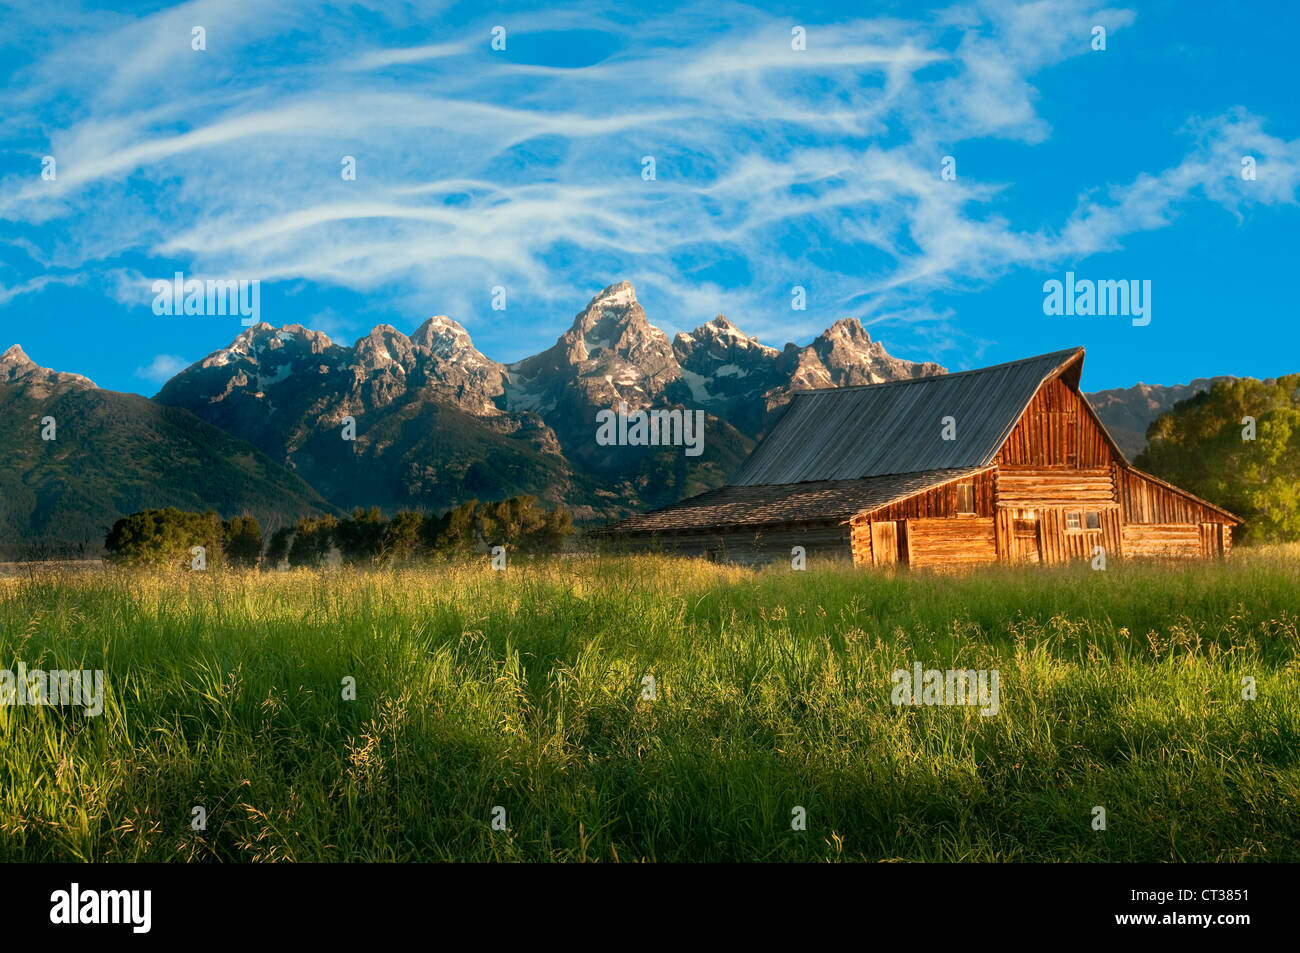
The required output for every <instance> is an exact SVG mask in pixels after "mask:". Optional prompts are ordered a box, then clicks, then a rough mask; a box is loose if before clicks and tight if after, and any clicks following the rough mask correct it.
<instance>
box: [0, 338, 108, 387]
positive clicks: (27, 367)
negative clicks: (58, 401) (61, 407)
mask: <svg viewBox="0 0 1300 953" xmlns="http://www.w3.org/2000/svg"><path fill="white" fill-rule="evenodd" d="M0 383H5V384H21V385H24V386H26V387H28V388H29V389H34V390H33V396H48V395H49V394H50V393H51V392H52V391H54V390H55V389H61V388H67V387H75V388H80V389H87V388H93V387H94V386H95V382H94V381H92V380H91V379H90V378H88V377H82V376H81V375H80V374H68V373H65V372H63V371H52V370H50V369H49V368H48V367H41V366H40V365H39V364H37V363H36V362H35V361H33V360H32V359H31V358H30V357H28V356H27V353H26V352H25V351H24V350H23V349H22V348H21V347H20V346H19V345H17V344H14V345H12V346H11V347H10V348H9V349H8V350H6V351H5V352H4V354H0Z"/></svg>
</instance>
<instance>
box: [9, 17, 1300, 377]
mask: <svg viewBox="0 0 1300 953" xmlns="http://www.w3.org/2000/svg"><path fill="white" fill-rule="evenodd" d="M649 6H654V7H656V9H654V10H641V11H637V12H626V11H625V12H619V13H609V12H606V10H605V8H602V7H600V6H594V5H585V4H576V5H559V4H557V5H555V6H553V7H551V8H550V9H548V10H546V11H545V12H540V11H537V10H534V9H531V7H532V5H520V6H519V7H517V8H512V7H511V6H510V5H508V4H504V5H498V6H491V5H485V4H482V3H473V4H455V3H453V4H440V3H414V4H400V5H399V4H369V3H353V4H346V5H333V4H331V5H317V4H305V3H295V2H292V0H288V2H283V3H279V2H277V3H274V4H269V3H265V2H262V0H257V2H253V0H228V2H221V3H212V2H196V3H188V4H183V5H179V6H166V5H161V4H148V3H138V4H132V5H130V6H129V7H125V6H124V7H122V8H120V9H114V8H111V7H106V6H79V5H77V4H75V3H60V4H57V5H53V6H51V5H49V4H47V3H33V4H26V3H18V4H14V5H10V4H3V5H0V76H2V77H3V83H0V107H2V108H0V130H2V133H0V349H2V348H4V347H7V346H8V345H9V344H12V343H20V344H21V345H22V346H23V348H24V349H25V350H26V351H27V353H28V354H29V355H30V356H31V357H32V358H33V359H34V360H36V361H37V362H38V363H40V364H43V365H46V366H51V367H55V368H58V369H60V370H67V371H75V372H78V373H82V374H85V375H87V376H89V377H91V378H92V379H93V380H95V381H96V382H97V383H98V384H99V385H100V386H102V387H108V388H111V389H114V390H126V391H135V392H138V393H143V394H153V393H155V392H156V391H157V390H158V388H159V386H160V385H161V383H162V381H163V380H165V378H166V376H168V375H169V374H170V373H173V372H174V371H175V370H176V369H179V368H180V367H183V366H185V365H187V364H189V363H191V362H194V361H197V360H200V359H202V358H203V357H204V356H205V355H207V354H208V353H210V352H212V351H214V350H216V349H218V348H220V347H222V346H224V345H226V344H228V343H229V342H230V340H231V339H232V338H234V337H235V336H236V335H237V334H238V333H239V332H240V331H241V330H242V329H241V327H240V323H239V319H238V318H231V317H222V316H193V315H192V316H184V315H181V316H165V315H164V316H158V315H155V314H154V311H153V308H152V302H153V298H154V293H153V290H152V285H153V282H154V281H155V280H158V279H170V278H171V276H172V275H173V273H174V272H176V271H181V272H183V273H184V274H185V275H186V277H193V278H199V279H204V278H216V279H245V280H258V281H260V283H261V285H260V288H261V297H260V316H261V318H262V320H265V321H268V322H270V323H271V324H273V325H276V326H280V325H283V324H290V323H300V324H305V325H307V326H309V327H314V328H317V329H320V330H323V331H325V332H326V333H328V334H329V335H330V336H331V337H332V338H334V339H335V340H336V341H339V342H340V343H345V344H350V343H351V342H352V341H353V340H355V339H356V338H357V337H359V336H361V335H363V334H365V333H366V332H367V331H368V330H369V329H370V328H371V327H372V326H373V325H375V324H378V323H388V324H392V325H394V326H395V327H397V328H399V329H400V330H403V331H407V332H409V331H412V330H414V328H415V327H417V326H418V325H419V324H420V323H422V322H423V321H424V320H425V319H426V318H428V317H429V316H431V315H434V314H447V315H449V316H451V317H453V318H455V319H456V320H458V321H460V322H461V323H462V324H464V325H465V326H466V327H467V328H468V330H469V331H470V333H471V335H472V336H473V338H474V341H475V344H476V345H477V346H478V347H479V349H480V350H482V351H483V352H484V353H486V354H487V355H488V356H490V357H493V358H495V359H497V360H501V361H511V360H516V359H518V358H520V357H523V356H525V355H527V354H530V353H534V352H536V351H538V350H541V349H542V348H544V347H546V346H549V345H550V344H551V343H553V342H554V340H555V338H556V337H557V336H558V335H559V334H560V333H562V332H563V331H564V330H565V329H566V328H567V327H568V325H569V324H570V323H571V321H572V319H573V315H574V314H575V313H576V312H577V311H579V310H580V309H581V308H582V306H583V305H584V304H585V303H586V302H587V300H588V299H589V298H590V297H591V296H592V295H593V294H594V293H596V292H597V291H599V290H600V289H601V288H602V287H604V286H606V285H608V284H611V283H613V282H615V281H618V280H622V279H625V278H626V279H628V280H630V281H632V282H633V284H635V286H636V288H637V294H638V297H639V299H640V300H641V303H642V304H643V306H644V307H645V309H646V313H647V315H648V317H649V319H650V320H651V321H652V322H653V323H655V324H657V325H659V326H660V327H663V328H664V329H665V330H668V331H669V332H670V333H672V332H675V331H678V330H690V329H691V328H694V327H696V326H697V325H699V324H702V323H703V322H705V321H707V320H708V319H709V318H711V317H713V315H715V314H717V313H725V314H726V315H727V316H728V317H729V318H731V320H733V321H734V322H735V323H736V324H737V325H739V326H740V327H741V328H742V329H743V330H744V331H746V332H747V333H750V334H755V335H757V336H758V337H759V338H760V339H761V340H762V341H764V342H765V343H767V344H771V345H773V346H776V347H780V346H781V345H783V344H784V343H785V342H786V341H795V342H797V343H801V344H802V343H806V342H807V341H809V340H811V338H812V337H814V336H815V335H816V334H817V333H818V332H819V331H821V330H822V329H823V328H825V327H827V326H828V325H829V324H831V323H832V322H833V321H835V320H836V319H838V318H843V317H858V318H860V319H861V320H862V322H863V323H864V324H865V325H866V326H867V328H868V330H869V331H870V332H871V334H872V336H873V337H875V338H877V339H879V340H882V341H884V343H885V345H886V347H887V348H888V349H889V350H890V352H891V353H894V354H896V355H898V356H901V357H905V358H910V359H914V360H922V359H926V360H937V361H939V362H941V363H943V364H945V365H946V366H948V367H949V368H951V369H953V370H960V369H965V368H969V367H977V366H981V365H983V364H989V363H996V362H999V361H1004V360H1012V359H1015V358H1018V357H1023V356H1026V355H1029V354H1035V353H1040V352H1044V351H1048V350H1054V349H1057V348H1061V347H1067V346H1072V345H1076V344H1081V345H1083V346H1085V347H1086V348H1087V349H1088V352H1089V356H1088V361H1087V364H1086V368H1085V377H1084V382H1083V383H1084V387H1085V389H1088V390H1096V389H1101V388H1106V387H1118V386H1128V385H1130V384H1133V383H1136V382H1137V381H1139V380H1141V381H1145V382H1147V383H1163V384H1172V383H1179V382H1184V381H1187V380H1190V379H1192V378H1195V377H1200V376H1208V375H1213V374H1243V375H1253V376H1274V375H1277V374H1281V373H1289V372H1295V371H1298V370H1300V359H1298V358H1297V347H1296V344H1297V342H1298V341H1300V332H1298V331H1297V321H1298V318H1300V316H1298V314H1297V311H1296V308H1295V294H1294V290H1293V288H1294V280H1295V279H1294V274H1295V271H1296V265H1297V257H1298V256H1297V251H1298V250H1300V242H1298V241H1297V236H1298V235H1300V208H1298V207H1297V196H1298V194H1300V104H1298V97H1297V96H1296V90H1297V89H1300V68H1298V67H1297V56H1296V54H1295V50H1294V46H1295V39H1296V37H1297V35H1300V12H1298V7H1300V5H1296V4H1293V3H1289V2H1288V3H1284V2H1277V3H1253V2H1233V3H1208V2H1201V3H1197V2H1150V3H1145V2H1144V3H1142V4H1140V5H1138V4H1130V5H1115V6H1104V5H1098V4H1092V3H1081V2H1074V0H1042V2H1036V3H1029V4H1016V3H1010V2H969V3H963V2H959V3H953V4H941V5H935V6H932V7H926V6H923V5H921V4H913V3H879V4H873V3H853V4H843V5H835V4H822V5H818V4H794V5H767V6H758V5H741V4H730V3H726V2H709V3H701V4H678V5H668V4H664V5H649ZM196 26H201V27H203V29H204V31H205V41H206V49H204V50H201V51H196V50H194V49H193V48H192V46H193V42H192V37H193V30H194V28H195V27H196ZM498 26H500V27H504V30H505V49H504V50H493V49H492V48H491V42H492V31H493V28H494V27H498ZM1097 26H1101V27H1103V28H1104V29H1105V31H1106V35H1105V46H1106V48H1105V49H1104V50H1094V49H1092V48H1091V45H1092V42H1093V29H1094V27H1097ZM795 27H803V29H804V34H805V37H806V43H805V46H806V48H805V49H802V50H796V49H793V48H792V45H793V44H792V30H793V29H794V28H795ZM46 156H52V157H54V160H55V178H54V179H52V180H51V179H47V178H43V177H42V168H43V162H44V157H46ZM344 156H354V157H355V159H356V164H357V166H356V167H357V175H356V178H355V180H351V181H347V180H344V179H343V178H342V176H341V175H340V171H341V162H342V157H344ZM646 156H652V157H653V158H654V164H655V177H654V179H653V180H647V179H646V178H644V177H643V168H644V166H643V159H644V157H646ZM945 156H951V157H953V158H954V159H955V161H956V178H955V179H951V180H945V179H944V178H943V177H942V176H941V174H940V171H941V164H942V162H943V158H944V157H945ZM1243 156H1251V157H1252V158H1253V159H1254V161H1255V168H1256V178H1255V179H1254V180H1253V181H1247V180H1245V179H1243V178H1242V175H1241V159H1242V157H1243ZM1067 270H1070V271H1074V272H1075V273H1076V275H1078V276H1079V277H1080V278H1090V279H1096V280H1101V279H1137V280H1143V281H1145V280H1149V281H1150V282H1151V287H1152V302H1151V304H1152V307H1151V322H1150V324H1148V325H1146V326H1145V327H1135V326H1133V324H1132V322H1131V321H1130V320H1129V319H1128V318H1125V317H1121V316H1107V317H1100V316H1064V315H1060V316H1057V315H1045V314H1044V313H1043V299H1044V292H1043V284H1044V282H1045V281H1048V280H1050V279H1053V278H1056V279H1061V278H1063V277H1064V274H1065V272H1066V271H1067ZM796 285H798V286H801V287H803V288H806V289H807V307H806V309H805V310H802V311H796V310H792V308H791V288H792V287H794V286H796ZM494 286H501V287H504V288H505V289H506V309H505V311H493V310H492V307H491V303H492V295H491V290H492V288H493V287H494Z"/></svg>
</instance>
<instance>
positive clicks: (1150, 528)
mask: <svg viewBox="0 0 1300 953" xmlns="http://www.w3.org/2000/svg"><path fill="white" fill-rule="evenodd" d="M1124 554H1125V555H1126V556H1130V557H1143V556H1147V557H1150V556H1165V557H1173V556H1179V557H1199V556H1201V555H1202V544H1201V528H1200V526H1199V525H1196V524H1193V523H1128V524H1126V525H1125V526H1124Z"/></svg>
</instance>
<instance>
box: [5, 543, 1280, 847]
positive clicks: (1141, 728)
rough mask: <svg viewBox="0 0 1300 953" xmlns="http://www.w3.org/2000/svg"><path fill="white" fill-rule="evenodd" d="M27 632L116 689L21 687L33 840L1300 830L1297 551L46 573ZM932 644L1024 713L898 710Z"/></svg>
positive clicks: (1049, 838)
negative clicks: (1214, 556)
mask: <svg viewBox="0 0 1300 953" xmlns="http://www.w3.org/2000/svg"><path fill="white" fill-rule="evenodd" d="M19 662H22V663H24V664H25V665H26V666H27V668H28V669H35V668H43V669H56V668H65V669H103V670H104V673H105V684H106V688H107V691H106V698H105V703H104V711H103V713H102V714H101V715H100V716H98V717H88V716H86V715H85V714H84V713H82V712H81V711H80V710H76V709H69V708H55V707H42V706H17V705H10V706H0V860H4V861H49V860H85V861H136V860H151V861H153V860H159V861H349V860H374V861H387V860H400V861H407V860H433V861H597V860H599V861H607V862H617V861H621V862H636V861H643V860H646V861H823V860H831V861H837V860H843V861H1041V860H1059V861H1270V860H1271V861H1292V862H1294V861H1297V860H1300V547H1297V546H1291V547H1281V546H1274V547H1262V548H1259V549H1241V550H1239V551H1238V552H1237V553H1235V554H1234V556H1233V557H1232V558H1231V559H1229V560H1227V561H1224V562H1187V563H1142V564H1139V563H1133V564H1126V563H1122V562H1112V563H1111V565H1110V567H1109V568H1108V569H1107V570H1106V571H1104V572H1094V571H1092V570H1091V569H1090V568H1089V567H1088V566H1087V565H1086V564H1083V565H1078V566H1063V567H1054V568H1042V569H1040V568H1036V567H1024V568H1016V567H990V568H988V569H987V570H983V571H980V572H977V573H973V574H969V575H960V576H945V575H938V574H931V573H927V572H909V571H899V572H897V573H884V572H878V571H872V572H864V571H855V570H853V569H852V568H851V567H848V566H846V565H840V564H829V563H828V564H817V563H815V562H813V563H810V564H809V568H808V569H807V570H806V571H803V572H795V571H792V570H791V568H790V567H789V565H777V566H774V567H770V568H766V569H763V570H759V571H755V570H750V569H743V568H738V567H728V566H720V565H715V564H710V563H706V562H703V561H688V560H678V559H673V558H669V557H664V556H654V555H647V556H606V557H596V556H585V555H584V556H578V557H571V558H554V557H553V558H548V559H542V560H538V561H536V562H532V563H528V562H516V563H513V564H512V565H510V567H509V568H508V569H507V570H505V571H504V572H494V571H492V570H491V569H490V568H489V564H488V559H487V558H486V557H485V558H484V559H483V560H481V561H477V562H473V563H454V564H453V563H448V564H444V565H437V566H429V567H424V568H408V569H383V570H372V571H357V570H347V569H341V570H324V571H307V570H295V571H291V572H287V573H258V572H255V571H244V572H225V571H212V572H208V573H186V574H162V573H158V574H151V573H145V572H136V571H105V572H97V573H76V574H71V573H69V574H61V573H57V572H54V573H32V574H30V575H29V576H27V577H26V578H23V577H18V578H11V579H7V580H2V581H0V668H4V667H8V668H10V669H14V668H16V666H17V664H18V663H19ZM915 662H920V663H922V664H923V665H924V666H925V667H927V668H939V669H948V668H969V669H992V670H997V671H998V672H999V674H1000V706H999V711H998V713H997V714H996V715H995V716H991V717H985V716H982V715H981V714H980V713H979V711H978V709H976V708H973V707H942V706H922V707H910V706H902V707H900V706H896V705H894V704H893V703H892V702H891V690H892V688H893V683H892V680H891V673H892V672H893V671H894V670H896V669H910V668H911V667H912V666H913V664H914V663H915ZM647 676H649V677H652V678H653V680H654V681H653V692H651V691H650V690H649V687H648V686H649V685H650V683H649V682H647V681H646V679H647ZM1247 677H1249V678H1253V679H1254V683H1253V684H1254V688H1255V697H1253V698H1249V699H1247V698H1243V679H1245V678H1247ZM348 678H352V679H355V699H351V698H348V697H345V696H346V695H347V690H346V688H347V684H348V683H347V681H346V679H348ZM648 695H652V696H653V697H646V696H648ZM1098 806H1099V807H1104V809H1105V815H1106V828H1105V829H1104V830H1096V829H1094V826H1093V823H1094V811H1093V809H1094V807H1098ZM196 807H202V808H203V811H204V814H205V817H206V824H205V827H204V829H202V830H195V829H193V824H194V818H195V812H194V809H195V808H196ZM498 808H500V809H503V811H501V810H496V809H498ZM796 808H803V811H804V814H805V816H806V830H795V829H792V818H793V817H795V816H796V813H797V812H795V809H796ZM792 812H794V813H792ZM494 818H496V819H498V820H499V821H500V823H499V824H498V826H504V827H505V828H506V829H504V830H498V829H495V828H494V826H493V820H494Z"/></svg>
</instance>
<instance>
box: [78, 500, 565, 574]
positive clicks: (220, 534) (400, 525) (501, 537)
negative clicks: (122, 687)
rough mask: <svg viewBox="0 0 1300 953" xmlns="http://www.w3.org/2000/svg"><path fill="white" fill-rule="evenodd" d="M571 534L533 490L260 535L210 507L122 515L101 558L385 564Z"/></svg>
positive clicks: (548, 545)
mask: <svg viewBox="0 0 1300 953" xmlns="http://www.w3.org/2000/svg"><path fill="white" fill-rule="evenodd" d="M573 531H574V529H573V517H572V515H571V514H570V513H569V511H568V510H567V509H565V508H564V507H563V506H556V507H555V508H554V509H546V508H545V507H543V506H541V505H539V504H538V501H537V498H536V497H534V496H516V497H511V498H510V499H508V500H501V501H499V502H493V503H480V502H479V501H478V500H470V501H469V502H467V503H462V504H461V505H460V506H457V507H454V508H453V509H451V510H448V511H447V512H445V513H443V514H441V515H438V516H433V515H426V514H424V513H419V512H414V511H411V510H402V511H400V512H398V513H395V514H394V515H393V516H392V517H386V516H384V514H383V513H382V512H381V511H380V510H379V508H378V507H371V508H370V509H368V510H367V509H360V508H358V509H356V510H353V512H352V515H351V516H349V517H344V518H343V519H339V518H337V517H335V516H329V515H326V516H317V517H303V518H302V519H300V520H298V522H297V523H294V524H293V525H290V526H283V527H280V528H279V529H277V530H275V531H274V532H273V533H271V535H270V537H269V538H268V539H265V540H264V539H263V535H262V528H261V526H260V525H259V524H258V521H257V519H256V518H254V517H251V516H236V517H234V518H233V519H229V520H223V519H222V518H221V517H220V515H219V514H217V513H215V512H207V513H190V512H186V511H184V510H179V509H176V508H175V507H167V508H165V509H159V510H142V511H140V512H138V513H132V514H130V515H129V516H124V517H122V518H121V519H120V520H118V521H117V522H116V523H114V524H113V528H112V529H111V530H109V533H108V537H107V538H106V539H105V540H104V551H105V559H106V560H108V561H109V562H112V563H118V564H127V565H151V566H177V567H184V568H196V566H197V565H198V564H197V563H196V560H198V561H201V563H202V564H203V566H204V567H212V566H223V565H225V566H232V567H236V568H253V567H256V566H261V567H262V568H264V569H278V568H280V567H281V566H282V565H285V564H287V565H289V566H291V567H297V566H307V567H314V566H321V565H326V564H330V563H332V562H334V561H336V560H337V561H339V562H342V563H345V564H349V565H392V564H397V563H404V562H410V561H413V560H417V559H421V558H430V557H435V556H452V555H458V554H471V553H482V552H486V551H488V550H489V549H490V548H491V547H492V546H498V545H501V546H506V547H507V549H508V550H509V551H510V552H513V553H553V552H558V551H559V550H560V549H561V548H562V547H563V545H564V540H565V538H566V537H568V536H569V535H570V534H572V533H573Z"/></svg>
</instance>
